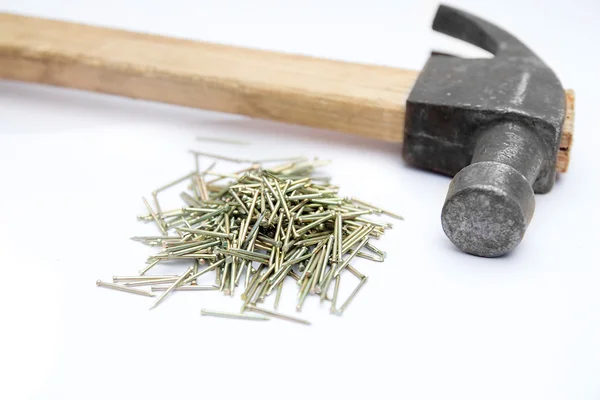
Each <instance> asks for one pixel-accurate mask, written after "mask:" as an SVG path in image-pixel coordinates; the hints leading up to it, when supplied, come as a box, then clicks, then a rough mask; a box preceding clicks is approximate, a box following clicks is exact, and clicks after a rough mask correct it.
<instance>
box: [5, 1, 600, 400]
mask: <svg viewBox="0 0 600 400" xmlns="http://www.w3.org/2000/svg"><path fill="white" fill-rule="evenodd" d="M451 4H456V5H458V6H460V7H462V8H464V9H466V10H468V11H470V12H472V13H474V14H476V15H479V16H481V17H483V18H486V19H489V20H491V21H493V22H496V23H498V24H499V25H501V26H503V27H504V28H506V29H507V30H509V31H510V32H512V33H514V34H515V35H516V36H517V37H519V38H520V39H522V40H523V41H524V42H525V43H527V44H528V45H529V46H530V47H531V48H532V49H534V50H535V51H536V52H537V53H538V54H539V55H540V56H541V57H542V58H543V59H544V60H545V61H546V62H547V63H548V64H549V65H551V66H552V67H553V68H554V69H555V71H556V73H557V74H558V76H559V77H560V78H561V79H562V81H563V84H564V86H565V87H570V88H574V89H576V92H577V98H576V100H577V115H576V130H575V133H576V135H575V147H574V149H573V153H572V162H571V169H570V171H569V173H568V174H565V175H563V176H561V177H560V180H559V181H558V182H557V184H556V186H555V188H554V189H553V191H552V192H551V193H550V194H548V195H545V196H537V199H536V200H537V208H536V213H535V217H534V219H533V221H532V223H531V225H530V227H529V230H528V232H527V235H526V237H525V239H524V241H523V243H522V244H521V246H520V247H519V248H518V249H517V250H516V251H514V252H513V253H512V254H510V255H509V256H507V257H504V258H500V259H482V258H476V257H473V256H468V255H465V254H462V253H460V252H459V251H457V250H456V249H455V248H454V247H453V246H452V245H451V244H450V243H449V241H448V240H447V239H446V237H445V236H444V234H443V232H442V229H441V226H440V221H439V215H440V210H441V206H442V203H443V200H444V197H445V194H446V190H447V186H448V183H449V179H448V178H445V177H441V176H436V175H434V174H431V173H427V172H422V171H417V170H414V169H411V168H409V167H407V166H406V165H405V164H404V163H403V161H402V159H401V157H400V150H401V147H400V146H399V145H389V144H384V143H379V142H375V141H370V140H365V139H360V138H354V137H349V136H345V135H342V134H339V133H333V132H325V131H320V130H314V129H306V128H302V127H295V126H286V125H284V124H278V123H270V122H262V121H255V120H249V119H246V118H240V117H236V116H228V115H222V114H217V113H210V112H204V111H198V110H190V109H185V108H179V107H174V106H166V105H159V104H152V103H149V102H143V101H131V100H127V99H120V98H114V97H110V96H104V95H98V94H89V93H81V92H76V91H71V90H65V89H57V88H50V87H41V86H36V85H29V84H21V83H13V82H0V268H1V271H2V274H1V276H2V289H1V291H0V297H1V298H0V304H1V306H0V321H1V322H0V324H1V325H0V326H1V329H0V398H2V399H6V400H9V399H11V400H12V399H21V398H23V399H30V398H31V399H109V398H114V399H121V398H123V399H124V398H130V399H135V398H144V399H155V398H162V399H166V398H170V399H176V398H191V397H195V398H247V399H253V398H267V399H268V398H279V397H284V398H307V397H314V398H325V397H329V398H336V399H345V398H398V399H462V400H465V399H513V400H514V399H528V400H532V399H545V400H549V399H599V398H600V263H599V262H598V256H597V254H598V247H599V246H600V243H599V239H600V235H599V234H598V227H599V226H600V217H599V214H600V209H599V207H600V189H599V188H598V185H599V183H600V179H599V178H600V174H599V168H598V157H597V156H596V155H597V154H598V148H599V147H600V139H598V137H599V135H598V131H599V127H598V123H597V121H598V119H597V116H598V113H599V112H600V110H599V107H598V101H597V99H598V91H599V89H600V85H599V84H598V82H599V78H598V65H599V61H600V59H599V55H598V43H597V41H598V39H599V38H600V28H599V25H598V23H597V17H598V15H599V12H600V3H598V2H597V1H596V0H590V1H574V0H570V1H560V2H558V1H533V0H532V1H526V0H519V1H482V0H471V1H467V0H465V1H456V2H451ZM0 9H1V10H4V11H11V12H18V13H24V14H30V15H38V16H44V17H52V18H61V19H67V20H73V21H79V22H87V23H93V24H100V25H105V26H113V27H120V28H127V29H131V30H137V31H144V32H152V33H160V34H166V35H171V36H178V37H185V38H192V39H198V40H206V41H213V42H220V43H228V44H237V45H243V46H249V47H255V48H264V49H272V50H279V51H286V52H293V53H303V54H310V55H314V56H320V57H328V58H335V59H342V60H349V61H358V62H364V63H377V64H385V65H390V66H396V67H404V68H412V69H418V68H420V67H421V66H422V65H423V63H424V62H425V60H426V58H427V56H428V52H429V51H430V50H431V49H432V48H437V49H443V50H450V51H454V52H456V53H458V54H461V55H465V56H479V55H481V54H482V52H480V51H477V50H476V49H473V48H472V47H470V46H467V45H463V44H459V43H457V42H456V41H453V40H451V39H446V38H444V37H442V36H441V35H439V34H435V33H432V32H431V31H430V24H431V20H432V17H433V15H434V13H435V9H436V2H435V1H431V0H427V1H424V0H421V1H401V0H394V1H391V0H390V1H384V0H370V1H358V0H345V1H342V0H339V1H333V0H330V1H328V0H318V1H317V0H306V1H302V2H300V1H298V2H292V1H288V2H284V1H279V2H277V1H267V0H253V1H244V0H239V1H235V0H211V1H209V0H201V1H200V0H197V1H185V0H169V1H153V0H152V1H151V0H104V1H101V2H100V1H92V0H63V1H59V0H54V1H50V0H38V1H34V0H0ZM200 135H203V136H210V135H214V136H222V137H227V138H243V139H246V140H248V141H251V142H252V143H253V145H252V146H250V147H240V146H237V147H236V146H233V145H225V144H211V143H208V142H197V141H196V140H195V137H196V136H200ZM192 148H193V149H204V150H206V151H215V152H221V153H227V154H240V155H242V154H243V155H246V154H248V152H250V153H249V154H251V155H252V156H253V157H256V158H261V157H270V156H274V155H276V156H280V155H290V156H295V155H314V156H319V157H321V158H328V159H332V160H333V164H332V165H331V166H330V167H328V168H327V172H328V173H329V174H330V175H332V176H333V178H334V182H335V183H337V184H339V185H341V187H342V190H343V192H344V193H345V194H347V195H356V196H359V197H363V198H364V199H365V200H370V201H372V202H376V203H377V204H379V205H381V206H382V207H388V208H390V209H393V210H398V211H399V212H401V213H403V214H404V215H405V216H406V221H405V222H403V223H397V224H396V226H395V229H394V230H392V231H389V233H388V234H387V235H386V236H385V237H384V238H383V239H382V240H381V241H380V242H379V244H380V247H382V248H384V249H386V250H387V251H388V258H387V260H386V262H385V263H384V264H377V263H370V262H368V261H366V260H361V261H360V262H357V263H356V267H357V268H358V269H359V270H361V271H363V272H364V273H366V274H367V275H369V281H368V283H367V284H366V285H365V286H364V288H363V290H362V291H361V292H360V293H359V295H358V296H357V298H356V299H355V301H354V302H353V303H352V304H351V306H350V307H349V308H348V310H347V312H346V313H345V314H344V315H343V316H342V317H336V316H332V315H329V312H328V306H325V305H323V306H320V305H319V303H318V301H317V300H316V299H314V298H309V299H308V300H307V302H306V304H305V307H304V311H303V312H302V314H300V315H301V316H302V317H305V318H307V319H309V320H311V321H312V323H313V325H312V326H310V327H306V326H301V325H296V324H292V323H288V322H284V321H275V320H272V321H270V322H267V323H263V322H245V321H230V320H222V319H216V318H204V317H200V308H201V307H206V308H215V309H222V310H237V309H238V308H239V305H240V303H239V300H238V299H237V298H236V299H229V298H225V297H224V296H223V295H222V294H220V293H176V294H173V295H172V296H171V297H170V298H168V299H167V300H166V301H165V302H164V303H163V304H162V305H161V306H159V307H158V308H157V309H155V310H153V311H148V307H149V306H150V304H151V299H147V298H143V297H137V296H132V295H127V294H122V293H117V292H112V291H108V290H104V289H99V288H96V287H95V280H96V279H98V278H102V279H104V280H109V279H110V278H111V277H112V275H113V274H121V275H125V274H133V273H135V271H137V270H138V269H140V268H141V267H142V266H143V264H144V260H145V257H146V256H147V255H148V254H149V249H147V248H145V247H144V246H142V245H139V244H137V243H134V242H131V241H129V240H128V238H129V237H130V236H132V235H135V234H148V233H154V231H153V230H152V229H151V226H149V225H148V226H145V225H142V224H139V223H138V222H137V221H136V218H135V216H136V215H137V214H142V213H144V208H143V205H142V202H141V196H142V195H148V194H149V192H150V191H151V190H153V189H154V188H155V187H157V186H159V185H160V184H162V183H165V182H168V181H169V180H171V179H173V178H176V177H178V176H180V175H182V174H184V173H185V172H187V171H189V170H190V169H191V168H193V163H192V158H191V157H190V156H189V155H188V153H187V150H188V149H192ZM171 268H173V267H171ZM171 271H173V270H171ZM177 272H179V271H178V270H177ZM354 284H355V281H354V280H352V278H350V277H348V278H345V280H343V281H342V285H343V286H344V288H343V290H344V294H347V293H348V291H350V290H351V288H352V286H353V285H354ZM294 295H295V289H294V284H293V282H292V283H288V285H287V286H286V287H285V289H284V292H283V299H282V305H281V310H282V311H284V312H287V313H291V314H295V311H294Z"/></svg>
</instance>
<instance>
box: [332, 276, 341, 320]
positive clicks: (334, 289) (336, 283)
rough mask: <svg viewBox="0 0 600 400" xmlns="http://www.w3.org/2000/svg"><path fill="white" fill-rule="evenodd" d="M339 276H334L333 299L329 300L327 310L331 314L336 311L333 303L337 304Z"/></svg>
mask: <svg viewBox="0 0 600 400" xmlns="http://www.w3.org/2000/svg"><path fill="white" fill-rule="evenodd" d="M341 278H342V277H341V276H340V275H338V276H336V277H335V286H334V288H333V299H332V300H331V308H330V309H329V312H330V313H331V314H336V313H337V309H336V308H335V305H336V304H337V298H338V293H339V291H340V280H341Z"/></svg>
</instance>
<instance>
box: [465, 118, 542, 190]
mask: <svg viewBox="0 0 600 400" xmlns="http://www.w3.org/2000/svg"><path fill="white" fill-rule="evenodd" d="M484 161H493V162H498V163H502V164H506V165H509V166H511V167H512V168H514V169H515V170H517V171H518V172H520V173H521V174H522V175H523V176H524V177H525V179H526V180H527V181H528V182H529V184H530V185H533V182H534V181H535V180H536V178H537V177H538V174H539V172H540V170H541V168H542V164H543V162H544V152H543V145H542V143H541V142H540V139H539V138H538V135H537V134H536V133H535V132H532V131H531V130H530V129H529V128H527V127H525V126H523V125H522V124H519V123H517V122H502V123H498V124H495V125H493V126H491V127H488V128H487V129H486V130H485V132H483V133H482V134H481V135H480V137H479V139H478V140H477V144H476V146H475V152H474V154H473V159H472V163H478V162H484Z"/></svg>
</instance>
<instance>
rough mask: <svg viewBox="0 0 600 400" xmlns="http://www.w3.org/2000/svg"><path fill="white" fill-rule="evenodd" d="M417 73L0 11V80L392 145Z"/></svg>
mask: <svg viewBox="0 0 600 400" xmlns="http://www.w3.org/2000/svg"><path fill="white" fill-rule="evenodd" d="M418 74H419V72H418V71H411V70H402V69H396V68H389V67H383V66H373V65H362V64H354V63H346V62H340V61H331V60H323V59H317V58H312V57H307V56H299V55H290V54H281V53H275V52H269V51H259V50H250V49H245V48H239V47H232V46H224V45H217V44H209V43H202V42H196V41H190V40H183V39H174V38H168V37H163V36H157V35H148V34H140V33H133V32H128V31H123V30H115V29H107V28H100V27H93V26H87V25H81V24H74V23H67V22H60V21H52V20H46V19H40V18H31V17H24V16H18V15H12V14H6V13H0V78H5V79H12V80H19V81H27V82H36V83H44V84H50V85H56V86H63V87H70V88H76V89H83V90H90V91H95V92H102V93H110V94H116V95H120V96H127V97H131V98H136V99H146V100H153V101H159V102H164V103H171V104H178V105H183V106H188V107H194V108H202V109H205V110H214V111H222V112H227V113H234V114H242V115H247V116H250V117H255V118H262V119H269V120H275V121H283V122H289V123H293V124H299V125H306V126H311V127H317V128H325V129H331V130H336V131H341V132H347V133H353V134H357V135H361V136H366V137H370V138H375V139H381V140H386V141H391V142H401V141H402V136H403V131H404V111H405V102H406V98H407V96H408V94H409V93H410V90H411V88H412V86H413V84H414V82H415V80H416V79H417V76H418ZM569 143H570V142H569ZM562 158H563V159H564V158H565V157H562ZM559 159H561V157H560V156H559ZM563 163H564V161H563ZM566 163H567V164H568V153H567V157H566ZM565 167H566V164H565ZM562 169H565V168H563V167H557V170H559V171H561V170H562Z"/></svg>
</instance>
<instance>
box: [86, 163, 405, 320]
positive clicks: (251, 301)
mask: <svg viewBox="0 0 600 400" xmlns="http://www.w3.org/2000/svg"><path fill="white" fill-rule="evenodd" d="M193 154H194V157H195V160H196V169H195V171H193V172H191V173H189V174H186V175H185V176H183V177H181V178H179V179H177V180H175V181H173V182H170V183H168V184H166V185H164V186H162V187H160V188H158V189H156V190H155V191H153V192H152V200H153V203H154V204H153V205H154V207H153V206H152V205H151V204H150V203H149V202H148V201H147V200H146V199H143V201H144V204H145V206H146V208H147V209H148V215H145V216H141V217H138V219H139V220H141V221H144V222H151V223H154V224H155V225H156V227H157V228H158V230H159V231H160V234H159V235H157V236H143V237H134V238H132V239H133V240H136V241H139V242H142V243H144V244H146V245H149V246H156V247H160V248H161V251H159V252H158V253H157V254H155V255H154V256H151V257H149V259H148V260H147V265H146V267H145V268H143V269H142V270H141V271H139V275H138V276H114V277H113V282H112V283H111V282H103V281H100V280H98V281H97V282H96V283H97V285H98V286H102V287H108V288H112V289H116V290H121V291H125V292H129V293H134V294H138V295H143V296H149V297H155V296H156V295H157V294H158V293H159V294H160V295H159V296H158V297H157V298H156V301H155V303H154V304H153V305H152V307H151V309H152V308H154V307H156V306H157V305H159V304H160V303H161V302H162V301H163V300H165V298H166V297H167V296H168V295H169V294H171V293H172V292H174V291H210V290H218V291H221V292H223V293H224V294H226V295H229V296H234V294H235V293H236V292H238V293H241V300H242V301H243V304H242V308H241V312H240V313H231V312H220V311H211V310H205V309H203V310H202V315H211V316H220V317H229V318H240V319H254V320H266V319H268V318H267V317H276V318H282V319H286V320H289V321H294V322H299V323H304V324H309V322H308V321H306V320H303V319H299V318H296V317H293V316H291V315H286V314H281V313H278V312H276V311H271V310H267V309H264V308H260V307H258V306H257V304H259V303H262V302H263V301H264V300H265V298H266V297H267V296H269V295H271V294H273V293H275V301H274V308H275V310H276V309H277V308H278V305H279V299H280V297H281V292H282V289H283V286H284V285H283V284H284V280H286V279H293V280H294V281H295V282H296V283H297V288H298V293H297V306H296V309H297V311H301V310H302V306H303V304H304V302H305V299H306V298H307V296H308V295H315V296H319V297H320V300H321V302H323V301H329V302H331V307H330V310H331V313H332V314H337V315H340V314H341V313H342V312H343V311H344V310H345V309H346V308H347V306H348V304H350V301H351V300H352V299H353V298H354V296H355V295H356V293H357V292H358V290H359V289H360V288H361V287H362V286H363V285H364V284H365V282H366V281H367V277H366V276H365V275H363V274H362V273H360V272H359V271H357V270H356V269H355V268H354V267H353V266H352V265H351V262H352V261H353V260H355V259H356V258H357V257H359V258H365V259H368V260H372V261H376V262H383V260H384V258H385V256H386V254H385V253H384V252H383V251H381V250H380V249H378V248H377V247H376V246H375V245H374V244H373V241H374V240H373V239H378V238H379V237H380V236H381V235H383V233H384V232H385V230H386V229H389V228H391V227H392V225H391V224H390V223H389V222H385V221H379V220H374V219H373V216H374V215H376V216H381V215H385V216H388V217H392V218H396V219H402V217H401V216H399V215H396V214H394V213H391V212H389V211H386V210H382V209H381V208H378V207H376V206H373V205H371V204H368V203H365V202H363V201H361V200H358V199H356V198H354V197H352V198H348V197H339V196H338V190H339V188H338V187H337V186H333V185H331V184H330V183H329V178H328V177H318V176H314V174H313V173H314V170H315V168H317V167H319V166H323V165H325V164H327V163H328V162H324V161H322V160H318V159H314V160H309V159H308V158H294V159H285V160H259V161H255V160H243V159H235V158H230V157H223V156H219V155H215V154H208V153H200V152H193ZM200 157H206V158H213V159H220V160H224V161H228V162H236V163H247V164H249V166H247V167H246V168H244V169H242V170H239V171H236V172H235V173H217V172H215V171H214V168H215V166H216V162H213V164H212V165H211V166H210V167H209V168H207V169H206V170H203V171H201V170H200V168H199V158H200ZM268 165H271V166H269V167H267V166H268ZM186 181H187V182H189V185H188V186H187V190H186V191H184V192H182V193H181V194H180V197H181V199H182V200H183V201H184V202H185V204H186V205H185V206H184V207H181V208H178V209H175V210H163V209H162V207H161V204H160V202H159V195H160V194H161V193H162V192H164V191H165V190H167V189H169V188H172V187H174V186H176V185H178V184H182V183H184V182H186ZM182 259H183V260H188V261H189V262H190V263H191V266H189V267H188V268H187V269H186V270H185V271H184V272H183V273H182V274H180V275H151V274H150V272H151V269H152V268H153V267H154V266H155V265H157V264H158V263H162V262H168V261H171V260H182ZM208 273H212V274H214V282H215V284H214V285H199V284H198V282H197V280H198V278H200V277H201V276H202V275H205V274H208ZM350 275H353V277H352V279H355V280H356V279H357V280H358V282H357V284H356V286H355V289H354V291H353V292H352V293H351V294H350V295H349V296H348V298H347V299H346V300H345V301H344V302H343V304H342V305H341V306H339V307H338V306H337V304H338V292H339V287H340V280H341V278H342V277H343V276H350ZM140 287H149V288H148V289H140ZM238 288H239V289H238ZM242 288H243V290H242ZM156 292H158V293H156ZM330 292H331V296H329V293H330ZM253 313H259V314H264V315H266V316H267V317H265V316H259V315H255V314H253Z"/></svg>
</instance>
